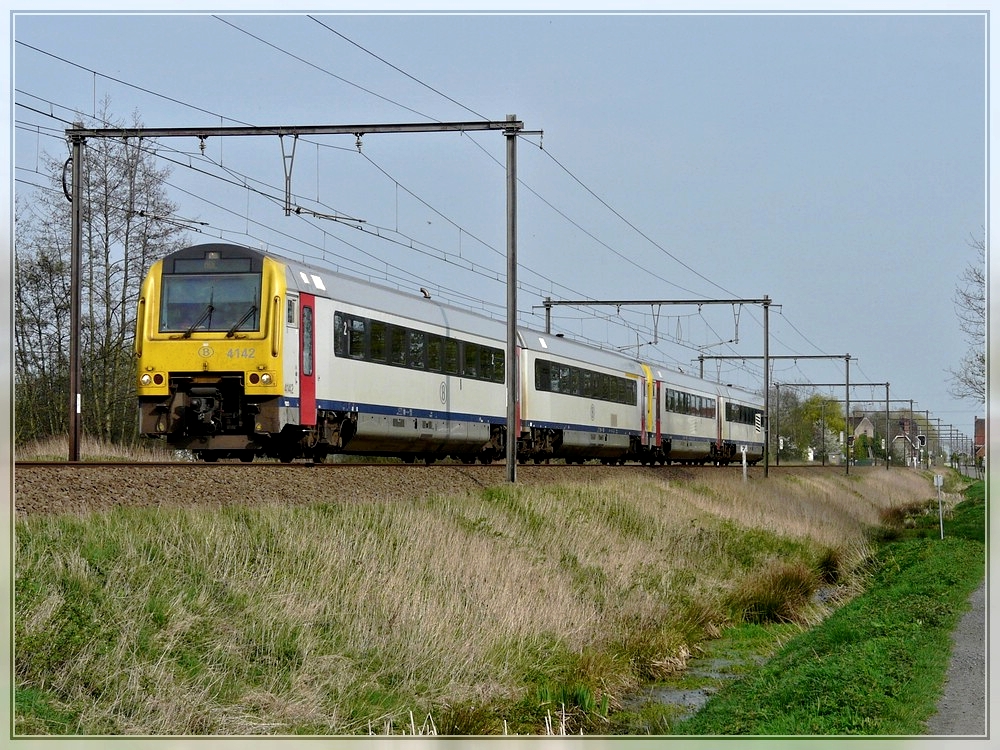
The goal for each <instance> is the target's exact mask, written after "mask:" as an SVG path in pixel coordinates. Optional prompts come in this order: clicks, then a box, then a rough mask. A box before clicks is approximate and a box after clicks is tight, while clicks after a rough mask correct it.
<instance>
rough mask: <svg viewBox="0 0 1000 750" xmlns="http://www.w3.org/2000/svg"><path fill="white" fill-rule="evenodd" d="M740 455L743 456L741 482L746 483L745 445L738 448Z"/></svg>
mask: <svg viewBox="0 0 1000 750" xmlns="http://www.w3.org/2000/svg"><path fill="white" fill-rule="evenodd" d="M740 453H742V454H743V481H744V482H745V481H747V447H746V446H745V445H741V446H740Z"/></svg>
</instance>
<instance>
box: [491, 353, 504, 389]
mask: <svg viewBox="0 0 1000 750" xmlns="http://www.w3.org/2000/svg"><path fill="white" fill-rule="evenodd" d="M504 357H505V352H504V351H503V349H493V350H492V358H493V378H492V380H493V382H494V383H502V382H503V381H504V377H505V375H506V371H505V367H504V362H505V359H504Z"/></svg>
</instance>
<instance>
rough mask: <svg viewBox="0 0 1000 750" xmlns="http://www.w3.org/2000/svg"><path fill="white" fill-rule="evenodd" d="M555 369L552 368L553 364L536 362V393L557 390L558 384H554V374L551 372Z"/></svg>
mask: <svg viewBox="0 0 1000 750" xmlns="http://www.w3.org/2000/svg"><path fill="white" fill-rule="evenodd" d="M550 369H551V370H554V369H555V368H553V367H552V363H550V362H547V361H546V360H544V359H536V360H535V390H536V391H554V390H556V384H555V383H553V382H552V374H551V372H550Z"/></svg>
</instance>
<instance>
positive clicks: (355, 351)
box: [347, 318, 365, 359]
mask: <svg viewBox="0 0 1000 750" xmlns="http://www.w3.org/2000/svg"><path fill="white" fill-rule="evenodd" d="M348 337H349V338H348V340H347V356H348V357H353V358H354V359H364V358H365V321H364V319H363V318H349V319H348Z"/></svg>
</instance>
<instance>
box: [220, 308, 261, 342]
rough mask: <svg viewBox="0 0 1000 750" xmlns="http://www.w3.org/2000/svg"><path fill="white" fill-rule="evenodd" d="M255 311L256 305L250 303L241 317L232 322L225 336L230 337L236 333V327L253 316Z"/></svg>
mask: <svg viewBox="0 0 1000 750" xmlns="http://www.w3.org/2000/svg"><path fill="white" fill-rule="evenodd" d="M255 312H257V305H250V309H248V310H247V311H246V312H245V313H243V317H242V318H240V319H239V320H237V321H236V322H235V323H233V327H232V328H230V329H229V330H228V331H226V338H227V339H231V338H232V337H233V336H234V335H235V334H236V329H237V328H239V327H240V326H241V325H243V324H244V323H246V322H247V319H248V318H250V317H251V316H253V314H254V313H255Z"/></svg>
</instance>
